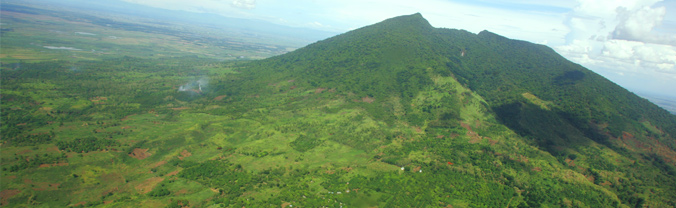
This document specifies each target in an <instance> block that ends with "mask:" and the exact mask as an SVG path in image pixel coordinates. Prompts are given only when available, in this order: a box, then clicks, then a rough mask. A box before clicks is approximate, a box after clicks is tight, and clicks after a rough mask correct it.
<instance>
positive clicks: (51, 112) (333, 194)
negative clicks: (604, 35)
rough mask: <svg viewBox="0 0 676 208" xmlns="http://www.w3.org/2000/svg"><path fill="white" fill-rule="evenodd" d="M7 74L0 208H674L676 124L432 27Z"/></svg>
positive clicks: (491, 42)
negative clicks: (259, 56)
mask: <svg viewBox="0 0 676 208" xmlns="http://www.w3.org/2000/svg"><path fill="white" fill-rule="evenodd" d="M73 65H77V66H78V67H77V70H73ZM2 73H3V76H2V83H3V95H2V96H3V97H2V100H3V102H2V108H3V111H2V113H3V114H2V117H3V118H6V119H4V121H3V127H2V132H3V135H2V140H3V146H2V148H3V152H2V167H3V172H2V177H3V178H2V179H3V185H2V195H3V197H2V200H3V201H2V204H3V205H43V206H66V205H70V206H80V205H99V206H116V207H117V206H134V205H136V204H144V205H146V206H152V207H157V206H175V207H181V206H191V207H210V206H215V207H218V206H220V207H243V206H246V207H272V206H282V207H291V206H296V207H322V206H327V207H341V206H344V207H398V206H401V207H409V206H414V207H436V206H438V207H674V206H676V187H674V186H673V184H676V168H675V166H676V143H675V140H674V136H673V135H676V116H674V115H671V114H669V113H668V112H667V111H665V110H663V109H661V108H659V107H657V106H656V105H654V104H652V103H650V102H649V101H647V100H645V99H642V98H640V97H638V96H636V95H634V94H632V93H631V92H629V91H627V90H625V89H623V88H621V87H619V86H617V85H616V84H614V83H612V82H610V81H608V80H606V79H605V78H603V77H601V76H599V75H597V74H595V73H593V72H591V71H589V70H587V69H585V68H584V67H581V66H580V65H577V64H575V63H572V62H570V61H568V60H566V59H565V58H563V57H561V56H560V55H558V54H556V52H554V51H553V50H552V49H550V48H548V47H546V46H542V45H537V44H532V43H528V42H524V41H518V40H511V39H508V38H505V37H501V36H499V35H497V34H493V33H490V32H488V31H483V32H481V33H479V34H473V33H469V32H466V31H462V30H452V29H439V28H434V27H432V26H431V25H430V24H429V23H428V22H427V21H426V20H425V19H424V18H423V17H422V15H420V14H413V15H408V16H401V17H395V18H392V19H388V20H385V21H383V22H381V23H377V24H374V25H371V26H367V27H364V28H360V29H357V30H354V31H350V32H347V33H344V34H341V35H338V36H335V37H332V38H329V39H326V40H322V41H319V42H316V43H314V44H311V45H308V46H306V47H304V48H301V49H298V50H295V51H293V52H290V53H287V54H284V55H280V56H276V57H272V58H268V59H265V60H260V61H251V62H216V61H213V60H205V59H197V58H192V57H186V58H175V59H174V58H165V59H157V60H152V59H138V58H130V57H125V58H121V59H112V60H107V61H87V62H84V61H83V62H78V63H67V62H42V63H34V64H23V65H21V67H20V68H19V67H16V66H5V65H3V71H2ZM73 77H77V78H76V79H74V78H73ZM6 109H11V110H10V111H7V110H6ZM34 153H35V154H34ZM33 155H34V156H33ZM84 190H87V191H84Z"/></svg>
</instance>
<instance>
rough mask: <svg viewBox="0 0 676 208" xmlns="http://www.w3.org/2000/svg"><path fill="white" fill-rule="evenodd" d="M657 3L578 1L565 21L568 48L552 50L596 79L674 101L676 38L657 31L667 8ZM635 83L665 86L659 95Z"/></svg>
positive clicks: (646, 0) (639, 0)
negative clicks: (590, 71) (594, 74)
mask: <svg viewBox="0 0 676 208" xmlns="http://www.w3.org/2000/svg"><path fill="white" fill-rule="evenodd" d="M659 2H661V1H659V0H625V1H614V0H579V1H578V5H577V6H576V7H575V9H574V10H573V11H572V12H570V13H569V14H568V17H567V19H566V20H565V24H566V25H567V26H568V27H569V29H570V32H569V33H568V34H567V36H566V44H563V45H560V46H555V47H554V48H555V49H556V50H557V51H558V52H559V53H561V54H562V55H563V56H565V57H567V58H568V59H571V60H572V61H574V62H578V63H580V64H582V65H584V66H587V67H588V68H590V69H593V70H595V71H597V73H600V74H602V75H604V76H610V77H615V78H614V80H613V81H616V82H618V84H621V85H626V86H629V87H633V88H634V89H637V90H639V91H655V90H658V91H661V94H671V95H676V92H674V91H675V90H673V89H676V68H675V66H676V36H675V35H673V34H665V33H660V32H658V31H656V28H657V27H658V26H660V25H661V24H662V23H663V21H664V18H665V15H666V12H667V9H666V8H665V7H663V6H656V5H657V3H659ZM618 75H619V76H618ZM639 75H640V76H639ZM623 76H624V77H623ZM637 77H644V78H645V77H652V78H651V79H644V80H637V79H636V78H637ZM639 82H664V85H662V86H663V87H662V88H663V89H654V85H652V84H651V85H645V84H641V83H639ZM647 86H652V87H653V89H647Z"/></svg>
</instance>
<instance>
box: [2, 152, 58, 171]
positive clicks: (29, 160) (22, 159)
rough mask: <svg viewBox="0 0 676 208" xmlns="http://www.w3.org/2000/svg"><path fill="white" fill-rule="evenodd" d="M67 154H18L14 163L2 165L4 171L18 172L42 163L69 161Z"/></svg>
mask: <svg viewBox="0 0 676 208" xmlns="http://www.w3.org/2000/svg"><path fill="white" fill-rule="evenodd" d="M66 158H67V156H66V154H46V153H45V154H43V155H40V154H35V155H34V156H32V157H27V156H23V155H18V156H16V157H14V161H13V162H12V164H13V165H10V166H9V167H4V166H3V167H2V169H3V171H9V172H16V171H19V170H23V169H27V168H35V167H38V166H40V165H42V164H56V163H62V162H68V159H66Z"/></svg>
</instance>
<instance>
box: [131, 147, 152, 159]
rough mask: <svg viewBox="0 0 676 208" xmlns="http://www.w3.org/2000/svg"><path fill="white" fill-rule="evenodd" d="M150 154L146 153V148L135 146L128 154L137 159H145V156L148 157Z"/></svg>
mask: <svg viewBox="0 0 676 208" xmlns="http://www.w3.org/2000/svg"><path fill="white" fill-rule="evenodd" d="M150 155H152V154H150V153H148V149H141V148H136V149H134V151H132V152H131V154H129V156H131V157H133V158H136V159H139V160H143V159H146V158H147V157H150Z"/></svg>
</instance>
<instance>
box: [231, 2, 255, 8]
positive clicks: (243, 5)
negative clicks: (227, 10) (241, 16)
mask: <svg viewBox="0 0 676 208" xmlns="http://www.w3.org/2000/svg"><path fill="white" fill-rule="evenodd" d="M232 6H234V7H237V8H242V9H254V8H256V0H233V1H232Z"/></svg>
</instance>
